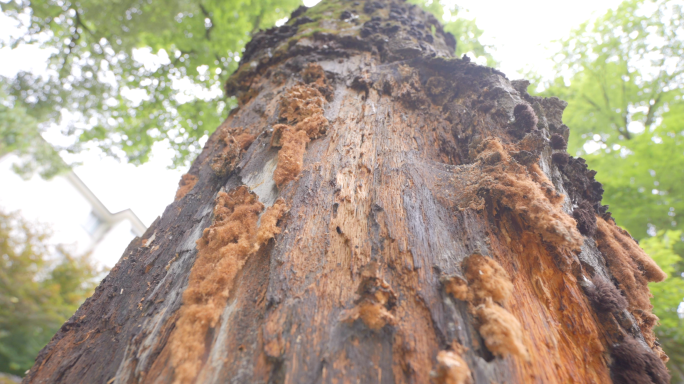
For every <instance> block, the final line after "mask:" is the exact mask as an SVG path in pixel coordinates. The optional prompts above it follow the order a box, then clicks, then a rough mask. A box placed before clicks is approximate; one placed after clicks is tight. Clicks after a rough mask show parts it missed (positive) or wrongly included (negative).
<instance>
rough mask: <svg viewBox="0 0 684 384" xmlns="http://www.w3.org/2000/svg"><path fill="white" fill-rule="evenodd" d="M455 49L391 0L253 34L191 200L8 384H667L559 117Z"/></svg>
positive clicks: (639, 256)
mask: <svg viewBox="0 0 684 384" xmlns="http://www.w3.org/2000/svg"><path fill="white" fill-rule="evenodd" d="M343 12H346V13H345V15H353V16H354V17H352V18H348V17H347V18H342V13H343ZM454 49H455V39H454V37H453V36H451V35H450V34H448V33H445V32H444V31H443V29H442V26H441V25H440V23H439V22H438V20H437V19H435V18H434V17H433V16H431V15H429V14H426V13H425V12H423V11H422V10H420V9H419V8H418V7H415V6H413V5H409V4H406V3H404V2H401V1H368V2H366V1H364V2H357V3H350V2H342V1H338V0H324V1H323V2H321V3H320V4H319V5H317V6H316V7H314V8H311V9H306V8H300V9H298V10H297V11H295V12H294V13H293V15H292V17H291V19H290V21H289V22H288V23H287V24H286V25H283V26H281V27H276V28H272V29H270V30H268V31H263V32H259V33H257V34H256V35H255V36H254V38H253V40H252V42H250V43H249V44H248V45H247V47H246V49H245V52H244V54H243V57H242V60H241V65H240V67H239V69H238V70H237V71H236V73H235V74H233V75H232V76H231V78H230V79H229V81H228V83H227V84H226V91H227V93H228V94H229V95H231V96H233V95H234V96H236V97H237V99H238V100H239V103H240V106H239V108H237V109H235V110H233V111H232V112H231V113H230V116H229V117H228V118H227V119H226V121H225V122H224V123H223V124H222V125H221V127H219V128H218V129H217V131H216V132H215V133H214V134H213V135H212V136H211V137H210V138H209V140H208V141H207V143H206V145H205V148H204V150H203V151H202V153H201V154H200V156H199V157H198V158H197V159H196V160H195V162H194V163H193V165H192V167H191V169H190V170H189V171H188V174H189V175H193V176H194V177H195V178H196V182H194V186H193V187H190V188H185V189H191V191H192V192H191V193H187V194H185V192H183V193H181V195H184V197H183V196H181V197H180V198H179V199H177V200H176V201H174V202H173V203H172V204H171V205H170V206H169V207H168V208H167V209H166V211H165V212H164V214H163V215H162V216H161V217H160V218H159V219H157V221H155V223H154V224H153V225H152V226H151V227H150V229H149V230H148V231H147V233H146V234H144V235H143V237H142V239H136V240H134V241H133V242H132V243H131V244H130V245H129V247H128V249H127V250H126V251H125V253H124V256H123V257H122V258H121V260H120V261H119V263H118V264H117V265H116V266H115V267H114V268H113V269H112V271H111V272H110V274H109V275H108V276H107V277H106V278H105V279H104V280H103V282H102V283H101V285H100V286H99V287H98V288H97V290H96V292H95V294H94V295H93V296H92V297H91V298H90V299H88V300H87V301H86V302H85V303H84V304H83V306H82V307H81V308H80V309H79V310H78V311H77V313H76V314H75V315H74V316H73V317H72V318H71V319H70V320H69V321H68V322H66V323H65V324H64V326H63V327H62V328H61V330H60V331H59V332H58V333H57V335H55V337H54V338H53V339H52V341H51V342H50V343H49V344H48V345H47V346H46V348H45V349H43V351H41V353H40V355H39V356H38V358H37V360H36V364H35V366H34V367H33V368H32V369H31V370H30V371H29V373H28V374H27V376H26V378H25V382H26V383H42V382H68V383H97V382H107V381H109V380H111V379H112V378H115V379H114V382H115V383H143V382H145V383H147V382H153V383H172V382H182V383H185V382H188V383H191V382H198V383H200V382H201V383H219V382H228V381H230V382H236V383H271V382H272V383H300V382H325V383H333V382H380V383H412V382H418V383H427V382H430V380H434V381H437V382H444V383H450V382H456V383H459V382H464V383H466V382H468V380H471V381H472V382H473V383H478V384H479V383H487V384H489V383H492V382H498V383H503V382H507V383H567V382H577V383H604V382H610V380H611V377H613V378H615V379H616V381H619V380H620V379H621V378H623V377H624V375H625V372H631V375H632V376H631V377H642V378H644V381H646V380H650V381H651V382H653V383H661V382H663V380H665V381H666V380H667V377H666V375H667V374H666V372H664V371H663V365H662V362H661V360H660V359H658V357H661V358H663V359H665V358H666V357H665V356H664V355H663V354H662V351H661V350H660V348H659V346H658V344H657V341H656V340H655V338H654V337H653V333H652V331H651V328H652V326H653V324H654V322H655V321H656V319H655V318H654V316H653V315H652V314H651V313H650V309H651V308H650V304H649V303H648V297H649V292H648V287H647V283H648V281H657V280H659V279H661V278H662V271H660V270H659V269H657V267H655V266H654V265H652V264H651V263H650V262H649V259H648V256H646V255H645V254H643V253H642V251H641V250H640V249H639V248H638V245H636V243H635V242H634V241H633V240H632V239H631V238H630V237H629V235H628V234H626V233H624V232H622V231H621V230H619V228H618V227H617V226H616V225H615V223H614V222H613V220H612V218H611V217H610V214H609V212H607V207H606V206H603V205H602V204H601V196H602V193H603V190H602V188H601V185H600V184H599V183H598V182H596V180H594V175H595V173H594V172H592V171H590V170H589V169H588V168H587V166H586V164H585V162H584V161H583V160H582V159H578V158H573V157H571V156H569V155H568V154H567V152H566V151H565V148H566V143H567V138H568V128H567V127H566V126H565V125H563V123H562V119H561V116H562V112H563V109H564V108H565V106H566V104H565V103H564V102H563V101H561V100H559V99H557V98H538V97H533V96H530V95H529V94H528V93H527V92H526V88H527V86H528V85H529V83H528V82H526V81H522V80H521V81H513V82H511V81H509V80H508V79H507V78H506V77H505V76H504V75H503V74H502V73H500V72H498V71H496V70H494V69H491V68H487V67H483V66H478V65H476V64H474V63H472V62H470V61H469V60H467V58H463V59H459V58H453V57H452V52H454ZM288 164H289V165H288ZM278 175H280V176H278ZM186 178H187V179H188V180H186V181H181V187H182V188H183V187H187V186H188V185H190V183H188V181H190V180H189V179H190V178H189V177H186ZM179 190H180V189H179ZM229 196H233V198H237V196H240V199H239V201H240V203H239V204H236V205H235V206H233V208H229V207H228V206H226V201H227V200H226V199H227V197H229ZM217 201H218V202H219V204H218V207H219V208H218V209H217V210H215V207H216V206H217V204H216V202H217ZM230 204H232V203H228V205H229V206H230ZM235 207H238V208H235ZM239 207H242V208H239ZM224 208H225V209H228V211H225V212H224ZM229 218H230V219H229ZM230 223H233V224H230ZM238 223H239V224H238ZM224 225H226V226H229V227H230V228H231V229H230V230H229V229H228V227H226V228H225V231H223V229H221V228H224ZM205 230H207V231H208V232H205ZM224 232H226V233H227V234H226V233H224ZM212 233H213V234H212ZM143 239H144V240H143ZM197 241H199V245H198V246H196V242H197ZM236 241H237V242H236ZM152 244H154V246H151V245H152ZM225 247H228V248H229V249H225V250H224V248H225ZM229 251H230V252H229ZM233 251H235V252H233ZM473 255H478V256H476V257H475V258H473ZM466 259H467V260H469V261H476V260H477V261H478V262H477V263H473V264H472V265H473V269H472V270H470V268H469V265H471V264H470V262H466V263H463V261H464V260H466ZM208 261H210V262H208ZM224 264H225V265H228V264H230V265H229V266H228V267H227V268H223V267H221V268H219V266H224ZM200 270H202V271H203V272H199V271H200ZM220 271H224V272H226V273H217V272H220ZM480 271H482V274H480ZM480 276H482V279H481V281H478V279H480ZM210 283H211V284H210ZM214 283H215V284H214ZM123 288H125V292H124V293H121V290H122V289H123ZM200 288H201V289H200ZM205 288H206V289H205ZM214 288H215V289H214ZM193 292H194V293H193ZM585 292H586V294H585ZM616 292H618V294H619V295H620V296H615V295H616ZM195 293H197V294H195ZM622 295H624V297H625V298H626V301H627V308H626V309H625V308H623V307H624V303H623V304H621V301H620V299H619V298H620V297H622ZM141 298H143V300H142V301H141V300H140V299H141ZM611 298H612V299H611ZM195 315H197V316H195ZM461 345H462V346H463V347H460V346H461ZM630 361H635V362H636V363H633V364H631V363H626V362H630ZM462 362H463V363H465V366H463V365H462ZM461 368H462V369H461ZM646 378H648V379H646Z"/></svg>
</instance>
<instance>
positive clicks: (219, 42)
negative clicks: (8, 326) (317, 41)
mask: <svg viewBox="0 0 684 384" xmlns="http://www.w3.org/2000/svg"><path fill="white" fill-rule="evenodd" d="M414 2H416V3H418V4H420V5H421V6H423V7H425V8H426V9H428V10H429V11H432V12H434V13H435V14H436V15H437V16H445V17H448V20H446V25H445V29H446V30H447V31H450V32H453V33H454V34H455V35H456V36H457V40H458V53H459V54H463V53H469V54H470V55H473V56H481V57H483V58H485V59H486V60H488V61H490V62H491V56H489V54H488V53H487V51H486V50H485V47H484V46H483V45H482V44H481V43H479V40H478V38H479V37H480V35H481V34H482V31H481V30H479V29H478V28H477V26H476V25H475V22H474V21H473V20H464V19H460V18H458V8H456V7H445V6H444V5H442V3H440V2H437V1H427V2H426V1H424V0H415V1H414ZM299 5H300V2H299V0H230V1H217V0H202V1H200V0H189V1H186V0H183V1H178V0H163V1H161V2H159V1H155V2H152V1H148V0H133V1H126V2H120V1H114V2H112V1H101V0H87V1H78V2H74V1H70V0H32V1H28V0H13V1H11V2H8V3H0V7H1V8H2V11H3V13H4V15H5V16H7V17H9V18H11V19H13V20H15V21H16V23H17V24H18V25H19V26H21V28H20V29H22V28H23V29H25V33H23V34H20V35H18V36H14V37H13V39H12V40H11V41H9V42H5V44H9V45H10V46H12V47H16V46H18V45H21V44H39V45H40V46H41V47H43V48H45V49H49V50H51V52H53V53H52V55H51V56H50V61H49V66H48V71H47V73H46V74H34V73H30V72H20V73H19V74H18V75H17V76H16V78H12V79H7V78H5V79H2V82H3V83H4V87H3V93H2V94H0V97H1V99H2V106H0V108H5V109H4V110H1V109H0V113H3V111H4V113H9V112H7V111H8V110H10V111H14V116H13V117H12V119H9V120H7V122H6V123H4V125H3V126H2V127H0V129H3V130H5V131H8V132H10V133H12V132H14V131H18V130H19V129H17V128H16V125H18V124H21V125H22V126H24V127H30V130H29V131H26V132H25V133H23V134H22V135H20V139H21V142H31V141H32V140H33V142H38V140H36V139H37V135H38V134H39V133H40V132H41V131H42V130H43V129H45V127H46V125H48V124H50V123H52V124H61V125H62V126H63V127H64V130H65V132H64V133H65V134H66V135H67V136H69V137H71V138H72V141H71V144H70V145H67V146H65V147H64V148H59V149H61V150H68V151H71V152H77V151H79V150H81V149H83V148H84V147H93V146H95V147H98V148H100V149H102V150H103V151H104V152H105V153H107V154H109V155H111V156H114V157H117V158H120V159H122V160H126V161H128V162H131V163H134V164H142V163H144V162H146V161H147V160H148V159H149V157H150V153H151V150H152V147H153V145H154V143H156V142H160V141H163V142H166V143H168V145H170V146H171V147H172V148H173V149H174V151H175V158H174V164H175V165H176V166H181V165H187V164H188V163H189V162H190V161H191V160H192V159H194V157H195V156H196V155H197V154H198V153H199V151H200V150H201V147H202V145H203V143H204V141H205V140H206V138H207V137H208V135H209V134H211V133H212V132H213V131H214V129H216V127H218V126H219V124H220V122H221V121H222V120H223V119H225V117H227V115H228V111H229V110H230V109H231V108H233V107H234V106H235V105H236V101H235V100H234V99H232V98H225V97H224V95H223V92H222V85H223V84H224V83H225V81H226V79H227V78H228V76H229V75H230V74H231V73H232V72H233V71H235V69H236V68H237V66H238V63H239V61H240V57H241V54H242V51H243V48H244V46H245V44H246V43H247V42H248V41H249V40H250V36H251V35H252V34H253V33H254V32H255V31H257V30H259V29H265V28H268V27H271V26H273V25H275V24H276V22H278V21H280V23H283V22H285V21H286V20H287V17H288V16H289V15H290V12H291V11H292V10H294V9H295V8H297V6H299ZM27 116H30V117H31V118H30V119H28V118H27ZM27 120H28V121H27ZM13 127H15V128H13ZM2 133H4V132H2ZM2 136H3V137H5V136H6V135H4V134H3V135H2ZM15 136H17V135H16V134H15V135H14V136H11V135H10V136H7V137H15ZM10 140H14V141H10V142H5V143H3V144H1V145H0V151H2V150H3V146H4V147H8V148H10V149H14V150H22V149H24V152H23V153H24V154H27V155H29V156H30V157H31V159H32V160H33V163H34V166H33V167H24V169H23V170H24V171H27V172H31V171H36V170H38V171H41V172H42V174H43V175H46V176H50V175H52V174H54V173H56V172H58V171H59V170H60V168H59V167H58V166H57V168H55V167H56V166H55V165H54V162H52V160H54V159H53V158H52V157H51V152H50V151H49V150H47V149H45V148H40V147H39V146H38V145H34V146H33V147H31V149H30V150H29V147H28V146H23V147H22V146H21V145H19V144H17V143H16V140H17V139H10ZM5 141H6V140H5ZM36 148H38V149H36ZM36 164H37V165H36Z"/></svg>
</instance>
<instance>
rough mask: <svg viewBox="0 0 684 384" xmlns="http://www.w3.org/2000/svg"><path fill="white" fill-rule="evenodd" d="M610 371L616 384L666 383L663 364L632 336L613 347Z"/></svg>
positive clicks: (668, 375)
mask: <svg viewBox="0 0 684 384" xmlns="http://www.w3.org/2000/svg"><path fill="white" fill-rule="evenodd" d="M612 357H613V365H612V367H611V373H612V376H613V382H614V383H616V384H651V383H652V384H667V383H669V382H670V374H669V373H668V372H667V368H665V364H663V362H662V361H661V360H660V359H658V358H657V357H656V356H655V355H654V354H653V353H652V352H651V351H649V350H647V349H646V348H645V347H644V346H642V345H641V344H640V343H639V342H638V341H637V340H636V339H635V338H633V337H632V336H626V337H625V339H624V340H623V341H622V342H621V343H619V344H617V345H615V346H614V347H613V353H612Z"/></svg>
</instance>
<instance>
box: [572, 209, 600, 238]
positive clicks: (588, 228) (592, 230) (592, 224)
mask: <svg viewBox="0 0 684 384" xmlns="http://www.w3.org/2000/svg"><path fill="white" fill-rule="evenodd" d="M572 217H574V218H575V221H577V229H579V231H580V233H581V234H583V235H585V236H589V237H593V236H594V235H595V234H596V213H595V212H594V208H593V207H592V206H591V203H590V202H588V201H586V200H583V201H582V202H581V203H580V205H579V207H577V208H575V210H574V211H572Z"/></svg>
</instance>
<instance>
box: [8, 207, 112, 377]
mask: <svg viewBox="0 0 684 384" xmlns="http://www.w3.org/2000/svg"><path fill="white" fill-rule="evenodd" d="M48 238H49V232H48V231H47V230H46V229H45V228H42V227H39V226H36V225H33V224H31V223H28V222H27V221H25V220H23V219H22V218H21V217H20V216H19V215H17V214H16V213H5V212H3V211H0V372H7V373H11V374H16V375H23V373H24V372H25V371H26V370H27V369H29V368H30V367H31V366H32V365H33V362H34V359H35V357H36V355H37V354H38V352H39V351H40V349H41V348H43V347H44V346H45V344H47V342H48V341H50V338H52V335H54V334H55V333H56V332H57V330H58V329H59V328H60V327H61V325H62V323H64V321H65V320H67V319H68V318H69V317H70V316H71V315H72V314H73V313H74V312H75V311H76V309H78V307H79V306H80V305H81V303H82V302H83V301H84V300H85V299H86V298H87V297H88V296H90V294H91V293H92V291H93V289H94V288H95V286H96V282H95V277H96V276H97V275H98V274H99V273H100V272H99V271H97V269H96V268H95V267H94V266H93V265H92V264H91V263H90V261H89V260H88V258H87V257H74V256H71V255H69V254H68V253H67V252H66V251H65V250H64V249H61V248H60V247H57V248H55V247H51V246H48V245H46V244H47V242H46V240H48Z"/></svg>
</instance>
